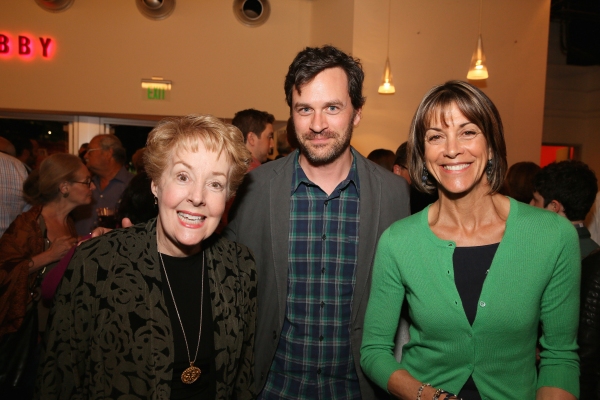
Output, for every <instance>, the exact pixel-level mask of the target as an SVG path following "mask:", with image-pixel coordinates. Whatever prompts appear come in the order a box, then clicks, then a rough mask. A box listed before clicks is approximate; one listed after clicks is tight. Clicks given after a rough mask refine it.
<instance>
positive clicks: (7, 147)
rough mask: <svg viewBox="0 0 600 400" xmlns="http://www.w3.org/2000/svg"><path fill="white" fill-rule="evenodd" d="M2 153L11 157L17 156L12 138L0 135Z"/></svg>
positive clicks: (0, 151) (0, 150)
mask: <svg viewBox="0 0 600 400" xmlns="http://www.w3.org/2000/svg"><path fill="white" fill-rule="evenodd" d="M0 153H4V154H8V155H9V156H11V157H14V158H17V150H16V149H15V146H14V145H13V144H12V142H11V141H10V140H8V139H7V138H5V137H2V136H0Z"/></svg>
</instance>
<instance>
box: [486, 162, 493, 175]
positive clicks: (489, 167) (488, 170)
mask: <svg viewBox="0 0 600 400" xmlns="http://www.w3.org/2000/svg"><path fill="white" fill-rule="evenodd" d="M493 166H494V165H493V163H492V160H488V162H487V166H486V167H485V174H486V175H487V177H488V179H490V178H491V177H492V168H493Z"/></svg>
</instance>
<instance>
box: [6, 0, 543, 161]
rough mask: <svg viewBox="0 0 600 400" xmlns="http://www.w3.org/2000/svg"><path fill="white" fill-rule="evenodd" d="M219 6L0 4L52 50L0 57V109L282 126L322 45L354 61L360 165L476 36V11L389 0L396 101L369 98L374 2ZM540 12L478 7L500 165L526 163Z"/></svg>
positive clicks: (380, 17) (471, 1) (16, 0)
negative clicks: (500, 133) (248, 115)
mask: <svg viewBox="0 0 600 400" xmlns="http://www.w3.org/2000/svg"><path fill="white" fill-rule="evenodd" d="M232 4H233V1H228V0H218V1H215V0H179V1H177V6H176V9H175V12H174V13H173V15H171V16H170V17H169V18H167V19H166V20H164V21H150V20H148V19H146V18H145V17H143V16H142V15H141V14H140V13H139V12H138V11H137V8H136V7H135V2H134V1H124V0H85V1H82V0H78V1H75V2H74V5H73V6H72V7H71V8H70V9H69V10H67V11H65V12H63V13H57V14H53V13H49V12H47V11H44V10H42V9H41V8H40V7H39V6H37V4H36V3H35V2H34V1H33V0H31V1H23V0H3V4H2V12H1V13H0V33H2V31H5V32H9V33H11V34H13V35H17V34H19V33H21V32H29V33H31V34H34V35H50V36H52V37H53V38H55V40H56V41H57V44H58V50H57V53H56V56H55V58H54V59H53V60H51V61H40V60H33V61H31V62H23V61H21V60H18V59H16V58H13V59H10V60H6V59H2V58H0V87H1V88H2V89H1V90H0V110H13V111H21V110H23V111H25V110H29V111H43V112H66V113H72V114H76V115H102V116H105V115H109V116H118V115H125V116H131V115H137V116H144V115H146V116H155V115H159V116H165V115H181V114H187V113H198V112H199V113H210V114H214V115H216V116H218V117H221V118H231V117H232V116H233V114H234V113H235V112H236V111H239V110H241V109H244V108H248V107H254V108H258V109H263V110H267V111H269V112H271V113H273V114H274V115H275V117H276V118H277V119H278V120H280V121H285V120H286V119H287V118H288V116H289V110H288V108H287V105H286V104H285V101H284V92H283V79H284V76H285V74H286V72H287V68H288V66H289V64H290V62H291V61H292V59H293V58H294V56H295V54H296V53H297V52H298V51H299V50H301V49H302V48H303V47H305V46H308V45H311V46H314V45H320V44H324V43H331V44H334V45H336V46H339V47H340V48H342V49H343V50H346V51H350V52H351V53H352V54H353V55H354V56H356V57H359V58H360V59H361V60H362V61H363V66H364V69H365V73H366V81H365V94H366V96H367V103H366V106H365V109H364V111H363V120H362V121H361V124H360V126H359V127H358V128H357V129H356V132H355V137H354V140H353V145H354V146H355V147H357V149H358V150H359V151H360V152H361V153H363V154H365V155H366V154H367V153H368V152H370V151H371V150H373V149H375V148H381V147H383V148H389V149H391V150H395V149H396V148H397V147H398V145H399V144H400V143H401V142H402V141H404V140H406V137H407V132H408V127H409V124H410V119H411V117H412V114H413V112H414V110H415V109H416V107H417V105H418V103H419V101H420V99H421V98H422V96H423V95H424V93H425V92H426V91H427V90H428V89H429V88H430V87H431V86H433V85H434V84H438V83H443V82H444V81H446V80H449V79H466V73H467V68H468V65H469V61H470V59H471V54H472V52H473V50H474V47H475V42H476V39H477V33H478V32H477V26H478V16H479V1H478V0H402V1H400V0H392V14H391V18H392V27H391V40H390V43H391V49H390V60H391V65H392V71H393V73H394V80H395V84H396V94H395V95H393V96H382V95H378V94H377V88H378V86H379V82H380V79H381V74H382V72H383V66H384V62H385V57H386V41H387V10H388V1H387V0H272V1H271V17H270V19H269V21H268V22H267V23H266V24H265V25H263V26H261V27H258V28H248V27H245V26H243V25H241V24H240V23H239V22H237V20H236V19H235V17H234V15H233V12H232ZM549 6H550V0H529V1H526V2H524V1H522V0H503V1H484V9H483V23H482V34H483V40H484V48H485V52H486V55H487V59H488V68H489V71H490V78H489V79H488V80H487V83H486V84H487V87H486V88H484V91H485V92H486V93H487V94H488V95H489V96H490V97H491V98H492V100H493V101H494V102H495V103H496V105H497V106H498V108H499V110H500V113H501V115H502V117H503V120H504V123H505V127H506V137H507V142H508V150H509V162H510V163H513V162H516V161H521V160H534V161H536V160H538V159H539V150H540V143H541V134H542V121H543V104H544V86H545V71H546V51H547V35H548V20H549ZM532 71H535V73H533V72H532ZM152 76H162V77H164V78H165V79H171V80H172V81H173V91H172V93H171V95H170V96H171V97H170V100H169V101H167V102H152V101H148V100H143V99H142V95H141V89H140V80H141V79H142V78H150V77H152Z"/></svg>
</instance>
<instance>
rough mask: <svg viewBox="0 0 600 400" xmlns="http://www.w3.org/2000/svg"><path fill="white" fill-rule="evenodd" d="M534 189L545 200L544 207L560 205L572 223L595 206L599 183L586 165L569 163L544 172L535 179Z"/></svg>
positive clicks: (558, 164)
mask: <svg viewBox="0 0 600 400" xmlns="http://www.w3.org/2000/svg"><path fill="white" fill-rule="evenodd" d="M533 186H534V187H535V190H536V191H537V192H538V193H539V194H540V195H541V196H542V197H543V198H544V207H547V206H548V204H550V202H551V201H552V200H556V201H559V202H560V203H561V204H562V205H563V207H564V208H565V215H566V216H567V218H568V219H569V221H581V220H583V219H585V216H586V214H587V213H588V211H589V210H590V208H591V207H592V205H593V204H594V200H595V199H596V192H597V191H598V180H597V179H596V175H595V174H594V171H592V170H591V169H590V168H589V167H588V166H587V164H585V163H583V162H581V161H574V160H569V161H561V162H558V163H557V162H555V163H552V164H549V165H547V166H545V167H544V168H542V170H541V171H540V172H538V173H537V175H536V176H535V178H534V179H533Z"/></svg>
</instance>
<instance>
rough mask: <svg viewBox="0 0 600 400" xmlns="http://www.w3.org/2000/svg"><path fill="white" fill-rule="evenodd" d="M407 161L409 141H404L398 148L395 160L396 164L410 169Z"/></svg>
mask: <svg viewBox="0 0 600 400" xmlns="http://www.w3.org/2000/svg"><path fill="white" fill-rule="evenodd" d="M407 161H408V142H404V143H402V144H401V145H400V146H399V147H398V150H396V159H395V160H394V165H398V166H400V167H402V168H404V169H408V166H407Z"/></svg>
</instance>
